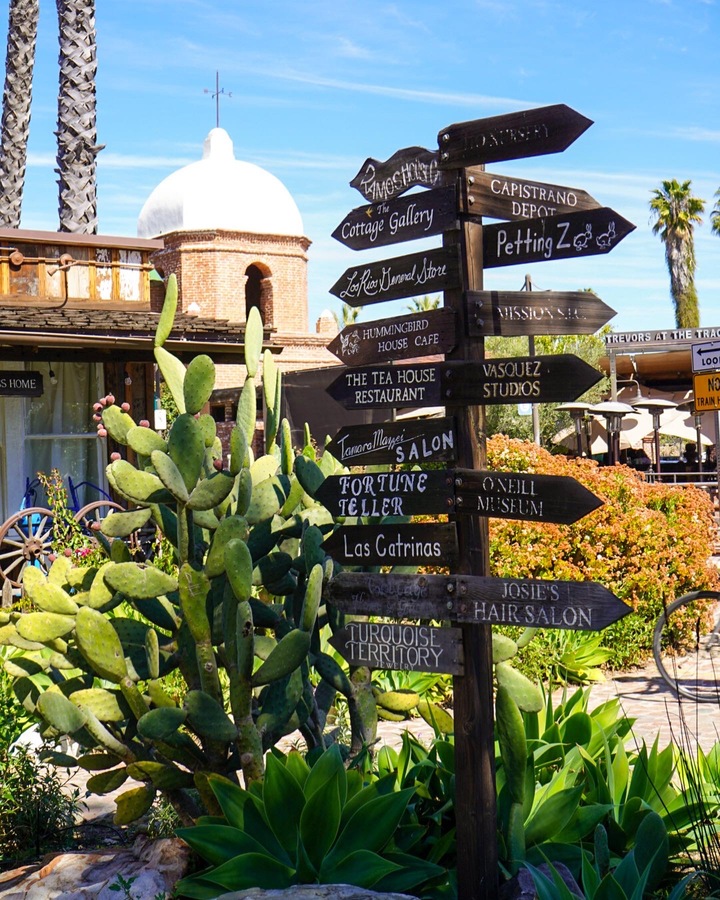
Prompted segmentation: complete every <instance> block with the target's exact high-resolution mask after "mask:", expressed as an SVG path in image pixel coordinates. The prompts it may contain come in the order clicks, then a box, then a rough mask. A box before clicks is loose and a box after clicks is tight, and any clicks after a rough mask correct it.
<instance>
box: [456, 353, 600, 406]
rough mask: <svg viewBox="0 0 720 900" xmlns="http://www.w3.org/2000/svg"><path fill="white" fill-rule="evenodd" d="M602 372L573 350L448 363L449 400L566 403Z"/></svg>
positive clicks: (469, 402)
mask: <svg viewBox="0 0 720 900" xmlns="http://www.w3.org/2000/svg"><path fill="white" fill-rule="evenodd" d="M602 377H603V376H602V373H601V372H599V371H598V370H597V369H594V368H593V367H592V366H589V365H588V364H587V363H586V362H585V361H584V360H582V359H580V358H579V357H577V356H574V355H573V354H572V353H561V354H558V355H557V356H517V357H511V358H510V359H486V360H485V361H484V362H480V363H464V362H452V363H445V366H444V371H443V379H442V393H443V396H444V397H445V401H444V402H446V403H450V404H452V405H455V404H465V403H467V404H487V405H490V404H496V403H567V402H570V401H571V400H577V398H578V397H579V396H580V395H581V394H584V393H585V391H587V390H588V389H589V388H591V387H592V386H593V385H594V384H597V383H598V381H600V380H601V379H602Z"/></svg>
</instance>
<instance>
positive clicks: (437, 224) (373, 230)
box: [332, 186, 458, 250]
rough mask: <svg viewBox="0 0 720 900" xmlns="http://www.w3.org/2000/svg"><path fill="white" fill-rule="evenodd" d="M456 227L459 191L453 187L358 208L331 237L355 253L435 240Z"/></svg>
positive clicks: (349, 214)
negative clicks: (400, 243) (430, 239)
mask: <svg viewBox="0 0 720 900" xmlns="http://www.w3.org/2000/svg"><path fill="white" fill-rule="evenodd" d="M457 227H458V203H457V191H456V190H455V187H454V186H452V187H441V188H436V189H435V190H433V191H423V193H421V194H411V195H410V196H409V197H399V198H398V199H396V200H385V201H382V202H380V203H372V204H370V206H358V207H357V209H353V210H352V211H351V212H349V213H348V214H347V215H346V216H345V218H344V219H343V220H342V222H341V223H340V224H339V225H338V227H337V228H336V229H335V231H333V233H332V236H333V237H334V238H335V240H337V241H340V243H341V244H345V246H346V247H351V248H352V249H353V250H369V249H370V248H371V247H383V246H385V245H387V244H397V243H399V242H400V241H410V240H413V239H415V238H424V237H432V236H433V235H435V234H442V233H443V232H444V231H450V230H451V229H453V228H457Z"/></svg>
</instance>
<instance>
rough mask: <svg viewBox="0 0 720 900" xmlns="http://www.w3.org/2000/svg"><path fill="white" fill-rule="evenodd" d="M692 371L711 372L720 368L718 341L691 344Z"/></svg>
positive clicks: (719, 344) (719, 343)
mask: <svg viewBox="0 0 720 900" xmlns="http://www.w3.org/2000/svg"><path fill="white" fill-rule="evenodd" d="M690 352H691V354H692V370H693V372H708V371H709V372H712V371H715V370H716V369H720V341H703V343H702V344H691V345H690Z"/></svg>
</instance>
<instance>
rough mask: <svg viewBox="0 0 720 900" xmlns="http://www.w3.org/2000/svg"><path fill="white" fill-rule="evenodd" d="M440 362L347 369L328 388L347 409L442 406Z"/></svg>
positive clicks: (331, 394) (332, 395) (334, 397)
mask: <svg viewBox="0 0 720 900" xmlns="http://www.w3.org/2000/svg"><path fill="white" fill-rule="evenodd" d="M440 375H441V367H440V365H439V364H438V363H417V364H415V365H408V366H372V367H369V366H365V367H362V368H358V369H346V370H345V371H344V372H343V373H342V374H340V375H338V377H337V378H336V379H335V380H334V381H333V382H331V384H330V385H328V387H327V392H328V394H330V396H331V397H332V398H333V399H334V400H337V401H338V403H341V404H342V405H343V406H344V407H345V409H393V408H398V409H400V408H402V407H404V406H418V407H419V406H437V405H438V404H439V403H441V402H442V401H441V387H440Z"/></svg>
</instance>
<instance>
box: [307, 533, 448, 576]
mask: <svg viewBox="0 0 720 900" xmlns="http://www.w3.org/2000/svg"><path fill="white" fill-rule="evenodd" d="M323 549H324V550H325V552H326V553H329V554H330V556H332V558H333V559H335V560H337V561H338V562H339V563H343V564H344V565H348V566H428V565H431V566H452V565H455V563H456V562H457V558H458V550H457V532H456V527H455V523H454V522H450V523H449V524H442V523H439V522H437V523H432V524H427V525H422V524H399V525H393V524H390V523H387V524H382V525H350V526H345V527H342V528H337V529H336V530H335V531H333V532H332V534H331V535H330V536H329V537H327V538H325V541H324V542H323Z"/></svg>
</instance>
